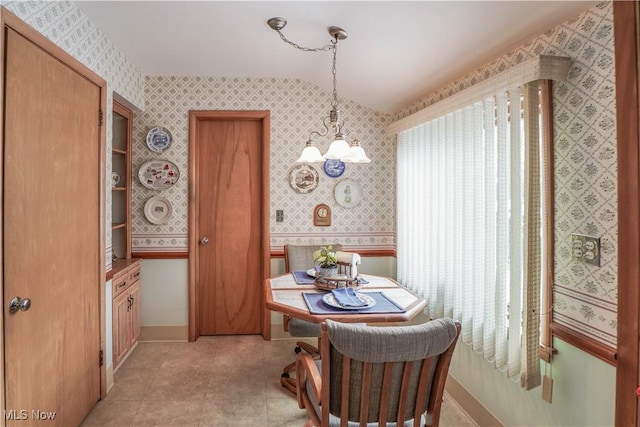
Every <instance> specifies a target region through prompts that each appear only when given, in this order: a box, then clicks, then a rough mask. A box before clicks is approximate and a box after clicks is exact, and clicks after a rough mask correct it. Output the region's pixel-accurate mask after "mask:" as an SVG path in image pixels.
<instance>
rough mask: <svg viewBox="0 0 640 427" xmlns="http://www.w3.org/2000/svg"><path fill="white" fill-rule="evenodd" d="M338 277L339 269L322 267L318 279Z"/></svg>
mask: <svg viewBox="0 0 640 427" xmlns="http://www.w3.org/2000/svg"><path fill="white" fill-rule="evenodd" d="M337 275H338V267H320V269H319V270H318V278H322V277H335V276H337Z"/></svg>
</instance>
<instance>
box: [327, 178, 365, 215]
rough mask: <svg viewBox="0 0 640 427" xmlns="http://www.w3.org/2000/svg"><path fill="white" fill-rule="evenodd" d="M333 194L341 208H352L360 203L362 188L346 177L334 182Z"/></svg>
mask: <svg viewBox="0 0 640 427" xmlns="http://www.w3.org/2000/svg"><path fill="white" fill-rule="evenodd" d="M333 196H334V197H335V198H336V202H337V203H338V204H339V205H340V206H342V207H343V208H352V207H354V206H357V205H358V203H360V198H361V197H362V189H361V188H360V184H358V183H357V182H356V181H354V180H352V179H349V178H347V179H343V180H342V181H340V182H339V183H337V184H336V187H335V189H334V190H333Z"/></svg>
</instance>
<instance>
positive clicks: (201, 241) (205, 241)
mask: <svg viewBox="0 0 640 427" xmlns="http://www.w3.org/2000/svg"><path fill="white" fill-rule="evenodd" d="M207 243H209V238H208V237H203V238H202V239H200V244H201V245H206V244H207Z"/></svg>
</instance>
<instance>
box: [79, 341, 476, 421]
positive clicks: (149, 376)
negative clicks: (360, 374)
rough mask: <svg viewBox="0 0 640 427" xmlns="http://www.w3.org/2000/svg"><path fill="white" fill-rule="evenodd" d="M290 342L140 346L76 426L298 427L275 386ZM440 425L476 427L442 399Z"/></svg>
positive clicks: (293, 405)
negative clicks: (101, 398)
mask: <svg viewBox="0 0 640 427" xmlns="http://www.w3.org/2000/svg"><path fill="white" fill-rule="evenodd" d="M295 341H296V340H295V339H291V340H277V341H276V340H274V341H263V340H262V338H261V337H260V336H252V335H249V336H247V335H243V336H220V337H201V338H200V339H199V340H198V341H197V342H195V343H140V344H139V345H138V346H137V347H136V349H135V350H134V351H133V353H132V354H131V355H130V356H129V358H128V359H127V360H126V361H125V362H124V364H123V365H122V367H121V368H120V369H119V370H118V371H117V372H116V374H115V378H114V380H115V384H114V386H113V388H112V389H111V391H110V393H109V395H108V396H107V398H106V399H105V400H103V401H101V402H98V404H97V405H96V406H95V408H94V409H93V411H92V412H91V413H90V414H89V416H88V417H87V419H86V420H85V421H84V423H83V424H82V425H83V427H93V426H117V427H128V426H136V427H137V426H173V425H179V426H184V427H191V426H197V425H202V426H216V427H255V426H259V425H260V426H265V425H266V426H271V427H288V426H302V425H303V424H304V422H305V420H306V415H305V412H304V410H301V409H299V408H298V404H297V402H296V397H295V395H294V394H292V393H291V392H289V391H288V390H287V389H285V388H284V387H282V385H281V384H280V374H281V373H282V368H283V367H284V365H285V364H286V363H288V362H289V361H292V360H294V358H295V353H294V352H293V348H294V347H295ZM305 341H307V342H310V343H314V342H315V339H313V338H311V339H309V340H305ZM291 376H295V373H294V372H291ZM440 425H441V426H442V427H453V426H455V427H467V426H474V425H475V424H474V423H473V421H472V420H470V419H469V418H468V417H467V415H466V414H465V413H464V412H463V411H462V410H461V409H460V408H459V407H458V406H457V404H456V403H455V402H453V401H452V400H451V398H450V397H449V396H448V395H447V394H446V393H445V399H444V404H443V407H442V415H441V419H440Z"/></svg>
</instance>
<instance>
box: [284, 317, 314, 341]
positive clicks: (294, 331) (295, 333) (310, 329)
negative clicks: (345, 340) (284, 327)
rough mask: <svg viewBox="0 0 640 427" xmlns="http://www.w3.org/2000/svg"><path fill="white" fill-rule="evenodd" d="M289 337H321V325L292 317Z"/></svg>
mask: <svg viewBox="0 0 640 427" xmlns="http://www.w3.org/2000/svg"><path fill="white" fill-rule="evenodd" d="M289 335H291V336H292V337H319V336H320V324H319V323H313V322H307V321H306V320H302V319H297V318H295V317H292V318H291V319H289Z"/></svg>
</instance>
